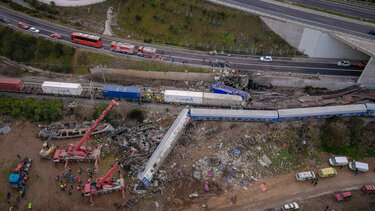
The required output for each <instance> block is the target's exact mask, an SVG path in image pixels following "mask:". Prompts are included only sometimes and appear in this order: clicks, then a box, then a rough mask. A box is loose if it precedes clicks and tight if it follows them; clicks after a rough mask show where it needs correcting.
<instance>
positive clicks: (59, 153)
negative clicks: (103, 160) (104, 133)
mask: <svg viewBox="0 0 375 211" xmlns="http://www.w3.org/2000/svg"><path fill="white" fill-rule="evenodd" d="M117 105H118V103H117V101H115V100H112V102H111V103H110V104H109V105H108V107H107V108H106V109H105V110H104V111H103V113H102V114H101V115H100V116H99V118H98V119H97V120H96V121H95V122H94V124H93V125H92V126H91V127H90V129H89V130H87V131H86V133H85V135H84V136H83V137H82V139H81V140H80V141H79V142H78V143H77V144H76V145H70V146H69V149H57V150H56V152H55V154H54V155H53V161H54V162H65V168H67V166H68V162H69V161H94V160H95V166H97V162H98V158H99V156H100V145H99V146H98V147H97V148H96V149H92V148H91V147H88V146H87V145H86V146H85V147H82V145H83V144H84V143H85V142H86V141H87V140H89V138H90V136H91V133H92V131H93V130H94V129H95V127H96V126H97V125H98V124H99V123H100V121H102V119H103V118H104V117H105V116H106V115H107V113H108V112H109V111H110V110H111V108H112V107H113V106H117Z"/></svg>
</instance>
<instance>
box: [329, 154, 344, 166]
mask: <svg viewBox="0 0 375 211" xmlns="http://www.w3.org/2000/svg"><path fill="white" fill-rule="evenodd" d="M328 162H329V164H331V166H346V165H348V163H349V161H348V158H347V157H335V156H333V157H331V158H330V159H328Z"/></svg>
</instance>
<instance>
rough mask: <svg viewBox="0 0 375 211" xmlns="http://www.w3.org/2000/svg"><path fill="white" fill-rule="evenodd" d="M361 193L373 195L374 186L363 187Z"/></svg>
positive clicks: (374, 191)
mask: <svg viewBox="0 0 375 211" xmlns="http://www.w3.org/2000/svg"><path fill="white" fill-rule="evenodd" d="M362 191H363V192H364V193H375V185H364V186H362Z"/></svg>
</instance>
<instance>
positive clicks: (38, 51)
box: [0, 26, 76, 73]
mask: <svg viewBox="0 0 375 211" xmlns="http://www.w3.org/2000/svg"><path fill="white" fill-rule="evenodd" d="M75 51H76V49H75V48H74V47H71V46H68V45H63V44H61V43H57V42H52V41H50V40H47V39H44V38H42V37H35V36H31V35H28V34H25V33H21V32H18V31H15V30H13V29H11V28H9V27H5V26H0V55H2V56H5V57H7V58H9V59H11V60H14V61H17V62H22V63H25V64H27V65H30V66H33V67H37V68H41V69H45V70H49V71H53V72H59V73H71V72H72V61H73V56H74V54H75Z"/></svg>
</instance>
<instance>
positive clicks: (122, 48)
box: [111, 41, 137, 55]
mask: <svg viewBox="0 0 375 211" xmlns="http://www.w3.org/2000/svg"><path fill="white" fill-rule="evenodd" d="M111 51H116V52H120V53H125V54H131V55H132V54H135V52H136V51H137V49H136V47H135V45H132V44H128V43H120V42H116V41H113V42H112V43H111Z"/></svg>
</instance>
